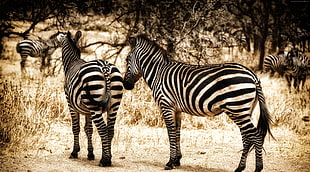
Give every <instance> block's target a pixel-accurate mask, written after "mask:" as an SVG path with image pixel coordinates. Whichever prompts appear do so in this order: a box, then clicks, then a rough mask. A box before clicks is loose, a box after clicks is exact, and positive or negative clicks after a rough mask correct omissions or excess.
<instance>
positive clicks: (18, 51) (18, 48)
mask: <svg viewBox="0 0 310 172" xmlns="http://www.w3.org/2000/svg"><path fill="white" fill-rule="evenodd" d="M19 44H20V43H19V42H18V43H17V45H16V51H17V53H20V46H19Z"/></svg>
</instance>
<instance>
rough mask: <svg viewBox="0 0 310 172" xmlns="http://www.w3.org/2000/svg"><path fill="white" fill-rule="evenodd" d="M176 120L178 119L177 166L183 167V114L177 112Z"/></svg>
mask: <svg viewBox="0 0 310 172" xmlns="http://www.w3.org/2000/svg"><path fill="white" fill-rule="evenodd" d="M175 118H176V129H177V131H176V142H177V159H176V162H175V166H180V165H181V162H180V160H181V158H182V153H181V146H180V141H181V122H182V121H181V120H182V117H181V113H180V112H176V114H175Z"/></svg>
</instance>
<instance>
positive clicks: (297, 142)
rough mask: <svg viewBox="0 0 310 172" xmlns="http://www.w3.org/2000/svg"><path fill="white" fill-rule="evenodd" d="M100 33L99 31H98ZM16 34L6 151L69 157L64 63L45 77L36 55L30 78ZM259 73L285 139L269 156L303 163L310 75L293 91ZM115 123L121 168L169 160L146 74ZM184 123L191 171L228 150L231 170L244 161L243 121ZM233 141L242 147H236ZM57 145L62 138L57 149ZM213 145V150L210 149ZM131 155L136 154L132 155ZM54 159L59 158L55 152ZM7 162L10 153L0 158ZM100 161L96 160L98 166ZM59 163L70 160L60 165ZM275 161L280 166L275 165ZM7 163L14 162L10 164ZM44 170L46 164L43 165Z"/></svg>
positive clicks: (3, 70) (6, 92) (7, 79)
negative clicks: (21, 65) (241, 156)
mask: <svg viewBox="0 0 310 172" xmlns="http://www.w3.org/2000/svg"><path fill="white" fill-rule="evenodd" d="M85 33H86V32H85ZM41 34H42V33H41ZM85 35H87V36H88V37H90V39H91V38H92V37H96V36H97V35H100V34H99V33H93V32H89V33H87V34H85ZM90 35H95V36H90ZM102 35H105V34H104V33H103V34H102ZM85 37H86V36H85ZM97 38H99V37H98V36H97ZM100 38H101V37H100ZM103 39H105V38H103ZM16 41H17V40H14V39H11V40H8V41H7V42H6V45H5V50H6V54H5V57H2V60H1V61H0V155H12V156H13V155H20V154H22V155H23V156H28V157H33V158H34V159H35V158H36V157H37V156H38V155H42V154H43V153H42V152H45V153H44V155H49V156H50V155H51V153H52V152H57V151H58V152H60V154H63V156H67V155H69V152H70V150H71V144H72V140H73V139H72V136H71V135H72V134H71V131H70V130H71V128H70V125H71V124H70V121H71V119H70V115H69V112H68V108H67V103H66V100H65V95H64V92H63V82H62V81H63V74H62V71H61V69H60V67H59V69H57V70H58V71H60V72H59V73H57V76H49V77H46V76H43V75H41V74H40V73H39V72H38V71H39V70H38V69H39V63H36V61H38V60H39V59H35V58H30V57H29V58H28V62H27V66H26V67H27V70H28V74H27V76H26V77H21V75H20V72H19V61H20V57H19V55H18V54H17V53H16V51H15V44H16ZM88 41H90V40H88ZM90 42H91V41H90ZM95 49H96V48H95ZM89 51H90V52H91V53H88V54H83V57H85V58H86V59H92V58H101V57H98V55H97V54H94V53H93V52H92V51H91V50H89ZM100 51H103V50H100ZM99 54H100V52H99ZM125 55H126V53H125V52H124V53H123V56H122V57H120V58H119V59H117V60H115V59H109V61H111V62H113V63H114V62H115V61H116V66H118V67H119V68H120V69H121V71H122V72H124V71H125V69H124V56H125ZM54 57H55V59H56V60H54V62H59V61H57V58H59V57H60V51H57V52H56V53H55V54H54ZM243 58H244V57H243ZM249 61H255V60H254V59H253V58H252V57H251V56H248V58H247V61H246V62H244V64H245V65H247V64H249V63H248V62H249ZM58 64H59V63H58ZM247 66H249V65H247ZM258 76H259V78H260V79H261V82H262V86H263V91H264V93H265V96H266V101H267V104H268V107H269V111H270V112H271V114H272V116H273V120H274V126H273V130H274V131H275V133H276V134H275V137H276V138H278V139H279V140H278V141H279V142H278V143H279V144H278V143H277V142H275V141H271V143H270V142H269V143H270V145H269V146H268V142H267V143H266V147H267V148H266V149H267V150H268V149H269V151H270V152H271V153H270V156H269V157H267V159H273V157H281V156H285V157H286V158H288V159H292V160H294V162H296V164H298V163H297V161H299V159H301V162H306V163H305V164H306V165H307V162H309V159H310V152H309V148H310V139H309V137H307V135H309V134H310V128H309V125H310V124H309V122H308V123H307V122H303V121H302V120H301V119H302V117H303V116H306V115H309V114H310V104H309V99H310V95H309V94H310V80H308V81H307V83H306V88H305V89H304V90H303V91H301V92H299V93H296V92H294V91H291V92H290V91H289V89H288V88H287V86H286V82H285V81H284V79H283V78H271V77H269V75H267V74H261V73H258ZM257 115H258V108H257V109H256V110H255V113H254V115H253V118H254V119H256V116H257ZM116 125H117V126H116V130H117V131H116V136H115V138H114V142H113V144H114V147H113V152H114V154H116V155H117V156H118V157H119V159H118V160H116V169H115V171H117V170H126V165H125V164H126V163H128V164H129V165H133V166H137V165H134V164H135V163H136V164H139V163H141V162H145V161H146V160H147V158H149V159H150V161H149V162H151V164H148V166H147V167H145V168H146V169H153V170H154V169H162V167H163V164H164V163H165V161H166V160H168V141H167V139H168V137H167V135H166V133H165V129H164V122H163V120H162V118H161V115H160V113H159V110H158V108H157V106H156V105H155V103H154V101H153V98H152V96H151V91H150V90H149V88H148V87H147V86H146V84H145V83H144V82H143V81H142V80H141V81H139V82H138V83H137V85H136V88H135V90H133V91H126V92H125V94H124V98H123V101H122V106H121V108H120V111H119V114H118V119H117V124H116ZM183 129H184V134H183V137H182V144H186V145H187V146H186V147H183V148H184V152H185V153H186V154H191V153H193V152H194V153H193V155H192V156H193V157H187V160H186V158H184V159H185V160H184V163H185V164H189V165H192V166H185V167H184V168H185V170H186V169H188V170H190V169H191V168H196V169H197V170H206V171H216V170H214V169H213V170H212V169H211V168H210V167H212V166H214V165H212V162H215V164H217V165H215V168H219V169H222V166H221V161H223V160H224V159H225V157H223V158H224V159H220V158H219V157H217V156H212V155H214V154H216V153H224V154H225V155H227V157H226V158H227V159H232V160H234V161H232V162H231V164H228V165H227V167H228V168H229V169H230V168H234V167H235V166H236V165H237V161H238V160H239V158H236V157H239V152H237V149H241V145H240V144H241V140H240V138H239V137H240V136H239V134H238V128H237V127H236V126H235V125H234V124H233V123H232V122H231V121H230V119H228V118H227V117H226V115H219V116H216V117H207V118H201V117H194V116H190V115H186V114H184V115H183ZM201 129H203V130H201ZM95 135H97V134H95ZM231 135H233V136H231ZM82 136H83V137H82V139H83V140H84V141H83V144H84V145H83V144H82V147H84V148H85V147H86V145H85V144H86V141H85V140H86V138H85V136H84V134H82ZM232 140H234V141H232ZM94 142H95V144H98V143H99V138H98V137H97V136H96V137H95V141H94ZM230 143H233V144H232V145H231V144H230ZM210 144H211V145H212V144H214V145H216V146H215V147H214V145H213V148H212V149H210V150H209V149H208V147H204V146H205V145H210ZM217 144H220V145H217ZM234 144H237V145H238V146H239V147H235V146H234ZM56 145H58V147H57V148H56ZM159 145H160V146H159ZM277 146H278V147H277ZM96 147H98V148H99V147H100V146H98V145H97V146H96ZM227 147H228V148H227ZM206 149H208V151H207V152H206ZM30 150H36V151H37V153H36V156H35V155H34V154H35V153H27V152H29V151H30ZM138 150H139V151H138ZM84 151H85V150H84ZM97 151H98V152H97V153H98V155H97V157H99V154H100V153H99V150H97ZM141 151H142V153H141ZM39 152H41V153H39ZM46 152H48V153H46ZM159 152H161V153H159ZM230 152H234V154H233V153H232V154H230ZM152 153H153V154H156V153H158V154H160V155H163V156H162V158H156V157H153V156H152V155H149V154H152ZM82 154H83V151H82ZM204 154H208V155H210V157H209V159H204V158H203V159H201V157H202V155H204ZM280 154H283V155H280ZM84 155H85V152H84ZM233 155H234V156H233ZM52 157H53V156H52ZM128 157H130V158H131V159H133V160H132V161H129V160H128ZM54 158H56V159H57V158H59V157H57V156H55V155H54ZM125 158H126V160H124V162H120V161H121V159H125ZM163 158H164V159H163ZM34 159H33V160H34ZM37 159H40V158H37ZM6 161H10V160H6ZM28 161H29V160H28ZM82 161H86V160H85V158H84V159H82V160H80V161H78V162H82ZM252 161H253V162H252ZM279 161H280V160H279ZM1 162H4V160H1V158H0V163H1ZM55 162H56V160H55ZM152 162H153V163H152ZM206 162H207V163H206ZM227 162H228V161H227ZM40 163H43V162H42V160H41V161H38V164H40ZM96 163H97V162H95V164H94V163H92V164H91V165H96ZM205 163H206V164H205ZM249 163H250V164H252V165H251V166H253V167H254V165H253V163H254V160H249ZM274 163H276V162H274ZM203 164H204V165H203ZM267 164H268V163H267ZM296 164H295V165H296ZM41 165H42V164H41ZM84 165H85V164H84ZM87 165H89V164H87ZM308 165H309V164H308ZM28 166H29V167H30V166H31V165H28ZM37 166H38V165H37ZM151 166H152V167H151ZM201 166H202V167H201ZM275 166H276V164H275ZM72 167H74V165H72ZM203 167H206V168H203ZM16 168H17V167H16ZM60 168H67V167H66V166H63V165H61V166H60ZM85 168H86V167H85ZM273 168H274V169H277V168H276V167H273ZM304 168H305V169H307V167H304V166H301V167H298V169H299V170H300V169H304ZM17 169H19V168H17ZM99 169H100V168H99ZM134 169H135V168H129V167H128V171H131V170H132V171H134ZM138 169H140V170H143V169H141V168H138ZM308 169H309V168H308ZM6 170H9V171H10V170H12V169H10V168H9V167H7V168H6ZM37 170H38V171H43V169H37ZM144 170H145V169H144ZM13 171H14V169H13ZM112 171H113V170H112ZM219 171H225V170H219ZM275 171H276V170H275ZM284 171H285V170H284Z"/></svg>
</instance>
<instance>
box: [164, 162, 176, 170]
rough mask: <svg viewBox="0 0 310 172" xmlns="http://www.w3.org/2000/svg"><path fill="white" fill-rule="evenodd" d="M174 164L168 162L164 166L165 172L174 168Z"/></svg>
mask: <svg viewBox="0 0 310 172" xmlns="http://www.w3.org/2000/svg"><path fill="white" fill-rule="evenodd" d="M174 164H175V163H174V162H172V161H169V162H168V163H167V164H166V166H165V168H164V169H165V170H172V169H173V168H174Z"/></svg>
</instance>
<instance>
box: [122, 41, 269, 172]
mask: <svg viewBox="0 0 310 172" xmlns="http://www.w3.org/2000/svg"><path fill="white" fill-rule="evenodd" d="M129 43H130V46H131V48H132V49H131V51H130V52H129V54H128V57H127V59H126V61H127V71H126V73H125V78H124V87H125V89H128V90H131V89H133V88H134V84H135V82H136V81H137V80H138V79H139V78H140V77H143V78H144V80H145V81H146V83H147V84H148V86H149V87H150V88H151V90H152V91H153V97H154V98H155V101H156V103H157V104H158V106H159V107H160V108H161V112H162V115H163V117H164V121H165V123H166V126H167V130H168V136H169V142H170V160H169V162H168V163H167V164H166V166H165V169H166V170H170V169H172V168H174V166H179V165H180V159H181V158H182V154H181V150H180V135H181V134H180V128H181V117H180V116H181V112H185V113H188V114H192V115H197V116H208V115H212V116H213V115H219V114H220V113H222V112H225V113H226V114H227V115H228V116H229V117H230V119H232V120H233V121H234V122H235V123H236V124H237V125H238V127H239V128H240V131H241V135H242V141H243V153H242V157H241V160H240V163H239V166H238V168H237V169H236V170H235V171H237V172H238V171H242V170H244V169H245V166H246V158H247V155H248V153H249V151H250V149H251V148H252V147H253V146H254V148H255V153H256V170H255V171H261V170H262V169H263V158H262V149H263V143H264V138H265V136H266V134H267V133H270V134H271V132H270V127H269V125H270V123H271V119H270V115H269V113H268V110H267V107H266V104H265V98H264V95H263V92H262V88H261V85H260V81H259V80H258V78H257V77H256V76H255V74H254V73H253V72H252V71H250V70H249V69H248V68H246V67H244V66H242V65H240V64H234V63H227V64H214V65H209V66H195V65H188V64H184V63H181V62H176V61H173V60H170V59H168V56H167V55H166V54H165V52H164V50H163V49H162V48H161V47H160V46H159V45H157V44H156V43H155V42H153V41H150V40H149V39H148V38H146V37H145V36H138V37H136V38H131V39H130V40H129ZM257 101H258V102H259V106H260V118H259V121H258V126H257V127H255V126H254V125H253V123H252V122H251V114H252V111H253V109H254V107H255V105H256V103H257Z"/></svg>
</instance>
